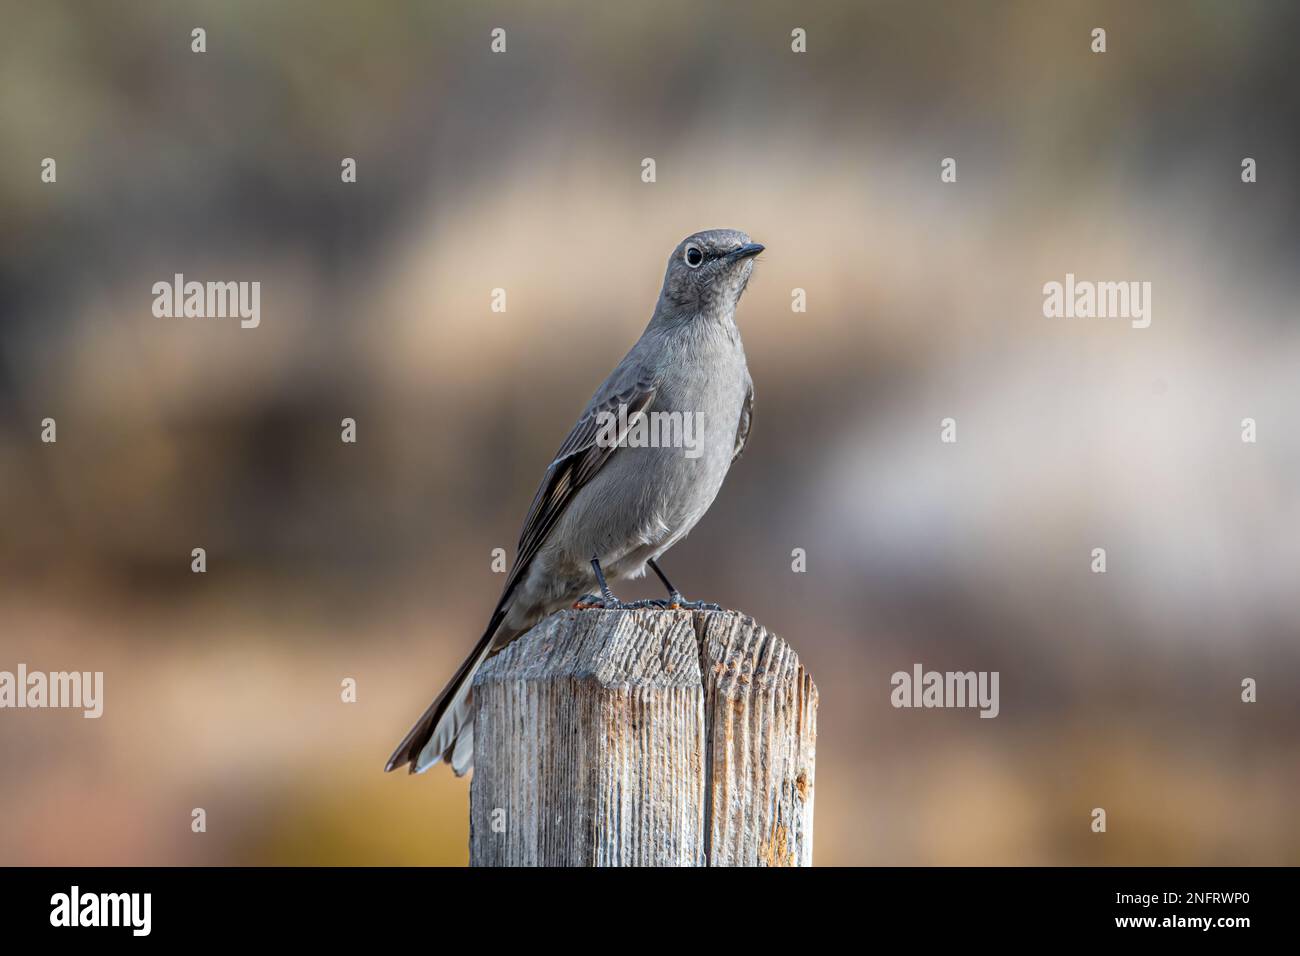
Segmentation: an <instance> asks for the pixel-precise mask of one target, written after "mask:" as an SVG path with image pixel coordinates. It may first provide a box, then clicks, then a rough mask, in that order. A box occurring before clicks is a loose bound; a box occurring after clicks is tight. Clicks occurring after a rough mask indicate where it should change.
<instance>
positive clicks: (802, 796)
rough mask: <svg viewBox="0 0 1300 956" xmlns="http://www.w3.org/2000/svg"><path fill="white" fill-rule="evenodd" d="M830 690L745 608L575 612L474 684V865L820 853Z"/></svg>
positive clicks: (795, 860) (774, 861)
mask: <svg viewBox="0 0 1300 956" xmlns="http://www.w3.org/2000/svg"><path fill="white" fill-rule="evenodd" d="M816 740H817V689H816V687H815V686H814V685H813V682H812V678H811V677H809V675H808V673H807V672H806V671H805V670H804V669H803V667H802V666H801V665H800V664H799V659H798V657H797V656H796V655H795V653H794V652H793V651H792V650H791V649H790V647H789V646H788V645H787V644H786V643H785V642H784V641H782V640H781V639H780V638H779V637H777V636H776V635H775V634H772V633H771V632H770V631H768V630H767V629H766V628H764V627H762V626H761V625H759V624H757V623H756V622H755V621H754V620H753V619H752V618H749V617H746V616H744V615H741V614H738V613H736V612H734V611H722V612H718V611H658V610H653V609H645V610H635V611H630V610H629V611H599V610H583V611H563V612H561V613H559V614H555V615H552V616H551V617H549V618H547V619H546V620H544V621H542V622H541V623H540V624H538V625H537V627H535V628H533V630H531V631H530V632H528V633H527V634H525V635H524V636H523V637H521V638H519V640H517V641H515V642H514V643H513V644H511V645H510V646H509V647H507V648H506V649H505V650H503V651H502V652H501V653H500V654H498V655H497V656H496V657H494V658H492V659H491V660H490V661H488V662H487V664H485V665H484V667H483V669H482V670H481V671H480V673H479V674H478V676H477V677H476V679H475V681H474V777H473V781H472V783H471V787H470V862H471V864H472V865H475V866H704V865H712V866H808V865H811V863H812V837H813V825H812V824H813V769H814V763H815V758H816Z"/></svg>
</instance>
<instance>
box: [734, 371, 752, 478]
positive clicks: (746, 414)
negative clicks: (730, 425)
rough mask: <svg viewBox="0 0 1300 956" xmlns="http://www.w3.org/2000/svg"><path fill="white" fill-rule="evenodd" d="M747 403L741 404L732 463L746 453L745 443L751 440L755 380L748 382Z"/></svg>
mask: <svg viewBox="0 0 1300 956" xmlns="http://www.w3.org/2000/svg"><path fill="white" fill-rule="evenodd" d="M746 386H747V387H746V389H745V403H744V404H743V405H741V406H740V422H739V423H738V424H737V425H736V447H735V450H734V451H733V452H732V453H731V463H732V464H733V465H734V464H735V463H736V459H737V458H739V457H740V456H741V455H743V454H744V453H745V443H746V442H748V441H749V426H750V423H751V422H752V421H753V418H754V382H753V380H752V379H750V380H749V381H747V382H746Z"/></svg>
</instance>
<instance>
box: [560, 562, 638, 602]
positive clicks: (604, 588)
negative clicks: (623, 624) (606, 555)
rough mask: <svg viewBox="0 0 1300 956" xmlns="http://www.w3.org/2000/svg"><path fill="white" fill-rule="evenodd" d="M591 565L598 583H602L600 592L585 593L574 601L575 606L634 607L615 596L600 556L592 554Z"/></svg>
mask: <svg viewBox="0 0 1300 956" xmlns="http://www.w3.org/2000/svg"><path fill="white" fill-rule="evenodd" d="M591 567H592V570H593V571H595V572H596V583H597V584H599V585H600V594H584V595H583V596H582V597H580V598H578V600H577V601H575V602H574V605H573V606H574V607H575V608H578V609H580V610H585V609H587V608H602V609H603V610H606V611H618V610H622V609H623V608H628V607H632V606H633V605H631V604H624V603H623V602H622V601H620V600H619V599H618V598H616V597H615V596H614V592H613V591H611V590H610V589H609V582H607V581H606V580H605V572H604V571H602V570H601V569H600V556H599V555H595V554H593V555H592V556H591Z"/></svg>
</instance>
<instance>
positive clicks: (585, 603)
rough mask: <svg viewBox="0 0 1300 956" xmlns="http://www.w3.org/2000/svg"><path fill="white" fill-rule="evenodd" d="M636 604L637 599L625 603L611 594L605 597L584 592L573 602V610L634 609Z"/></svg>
mask: <svg viewBox="0 0 1300 956" xmlns="http://www.w3.org/2000/svg"><path fill="white" fill-rule="evenodd" d="M638 604H639V602H637V601H633V602H632V603H631V604H628V603H625V602H623V601H620V600H619V599H618V598H616V597H614V596H613V595H610V596H609V597H607V598H606V597H602V596H601V595H599V594H584V595H583V596H582V597H580V598H578V600H576V601H574V602H573V609H574V610H575V611H591V610H596V611H629V610H633V609H635V608H636V607H637V606H638Z"/></svg>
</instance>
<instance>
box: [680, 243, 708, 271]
mask: <svg viewBox="0 0 1300 956" xmlns="http://www.w3.org/2000/svg"><path fill="white" fill-rule="evenodd" d="M682 258H683V259H685V260H686V264H687V265H688V266H690V267H691V268H692V269H695V268H698V267H699V264H700V263H701V262H703V261H704V253H703V252H702V251H700V247H699V246H697V245H696V244H695V243H691V244H690V245H689V246H687V247H686V251H685V252H683V253H682Z"/></svg>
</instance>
